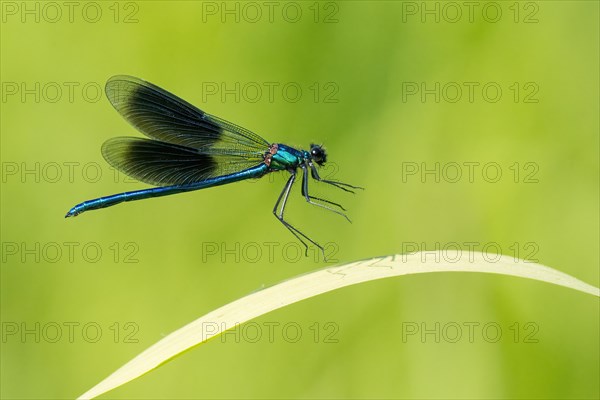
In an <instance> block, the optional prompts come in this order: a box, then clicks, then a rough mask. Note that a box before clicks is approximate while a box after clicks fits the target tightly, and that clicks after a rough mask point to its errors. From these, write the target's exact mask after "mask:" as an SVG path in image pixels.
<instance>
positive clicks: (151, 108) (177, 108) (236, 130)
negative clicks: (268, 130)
mask: <svg viewBox="0 0 600 400" xmlns="http://www.w3.org/2000/svg"><path fill="white" fill-rule="evenodd" d="M106 96H107V97H108V99H109V101H110V102H111V104H112V105H113V106H114V108H115V109H116V110H117V111H118V112H119V113H120V114H121V115H122V116H123V117H124V118H125V119H126V120H127V121H128V122H129V123H131V124H132V125H133V126H134V127H135V128H136V129H137V130H139V131H140V132H142V133H143V134H144V135H146V136H148V137H150V138H152V139H156V140H159V141H161V142H166V143H171V144H176V145H180V146H186V147H191V148H194V149H197V150H199V151H201V152H203V153H207V154H230V155H245V156H250V157H251V156H253V155H256V156H260V155H264V153H265V152H266V151H267V150H268V147H269V143H268V142H267V141H266V140H264V139H263V138H261V137H260V136H258V135H257V134H255V133H253V132H251V131H249V130H247V129H244V128H242V127H240V126H237V125H235V124H232V123H230V122H227V121H225V120H223V119H221V118H218V117H215V116H212V115H209V114H207V113H205V112H204V111H202V110H200V109H198V108H197V107H195V106H193V105H191V104H190V103H188V102H186V101H185V100H182V99H180V98H179V97H177V96H175V95H174V94H171V93H169V92H167V91H166V90H164V89H161V88H160V87H158V86H156V85H153V84H152V83H149V82H146V81H143V80H141V79H138V78H135V77H132V76H125V75H118V76H114V77H112V78H110V79H109V80H108V82H107V83H106Z"/></svg>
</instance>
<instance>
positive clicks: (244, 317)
mask: <svg viewBox="0 0 600 400" xmlns="http://www.w3.org/2000/svg"><path fill="white" fill-rule="evenodd" d="M432 253H435V252H427V259H431V258H432V255H434V254H432ZM439 253H441V252H439ZM438 256H439V257H435V258H434V259H435V260H446V259H447V260H458V261H456V262H443V261H442V262H439V261H438V262H436V261H433V262H432V261H424V258H425V257H424V254H422V253H413V254H408V255H407V254H404V255H394V256H387V257H378V258H373V259H368V260H362V261H356V262H353V263H349V264H345V265H340V266H337V267H328V268H324V269H319V270H317V271H314V272H311V273H308V274H304V275H300V276H297V277H295V278H292V279H289V280H287V281H284V282H281V283H279V284H277V285H275V286H271V287H268V288H265V289H262V290H260V291H258V292H254V293H252V294H250V295H248V296H245V297H242V298H241V299H238V300H236V301H234V302H231V303H229V304H226V305H224V306H223V307H220V308H218V309H216V310H214V311H211V312H210V313H208V314H206V315H205V316H203V317H201V318H199V319H197V320H195V321H194V322H192V323H190V324H188V325H186V326H184V327H183V328H180V329H178V330H177V331H175V332H173V333H171V334H170V335H168V336H166V337H165V338H163V339H162V340H160V341H159V342H158V343H156V344H154V345H152V346H151V347H149V348H148V349H146V350H145V351H144V352H142V353H141V354H139V355H138V356H137V357H135V358H134V359H133V360H131V361H129V362H128V363H127V364H125V365H124V366H122V367H121V368H119V369H118V370H117V371H116V372H114V373H113V374H112V375H110V376H109V377H107V378H106V379H104V380H103V381H102V382H100V383H99V384H97V385H96V386H94V387H93V388H92V389H90V390H89V391H87V392H86V393H84V394H83V395H81V397H79V398H80V399H91V398H94V397H97V396H100V395H101V394H103V393H106V392H108V391H110V390H112V389H114V388H116V387H119V386H121V385H123V384H125V383H127V382H129V381H131V380H133V379H135V378H138V377H140V376H141V375H144V374H145V373H147V372H149V371H151V370H153V369H155V368H157V367H158V366H160V365H161V364H164V363H165V362H167V361H169V360H171V359H172V358H174V357H176V356H178V355H180V354H181V353H183V352H184V351H186V350H189V349H191V348H192V347H194V346H197V345H199V344H202V343H204V342H206V341H208V340H209V339H212V338H214V337H217V336H218V335H220V334H222V333H223V332H225V331H226V330H229V329H233V328H235V327H236V326H237V325H239V324H242V323H244V322H246V321H249V320H251V319H253V318H256V317H258V316H260V315H263V314H266V313H268V312H270V311H273V310H276V309H278V308H282V307H285V306H286V305H289V304H292V303H296V302H299V301H302V300H305V299H308V298H311V297H314V296H317V295H319V294H322V293H326V292H330V291H332V290H335V289H339V288H342V287H345V286H350V285H355V284H357V283H361V282H368V281H372V280H376V279H383V278H390V277H394V276H400V275H411V274H422V273H428V272H483V273H492V274H501V275H509V276H517V277H521V278H528V279H534V280H538V281H541V282H547V283H552V284H555V285H559V286H564V287H566V288H570V289H574V290H577V291H580V292H583V293H588V294H591V295H593V296H596V297H600V289H599V288H597V287H594V286H592V285H589V284H587V283H585V282H582V281H580V280H578V279H576V278H574V277H572V276H570V275H567V274H565V273H563V272H560V271H557V270H555V269H552V268H550V267H546V266H544V265H541V264H535V263H532V262H528V261H524V260H519V259H516V258H513V257H509V256H500V258H499V259H497V260H494V261H490V258H491V256H489V255H487V257H486V255H485V254H483V253H477V252H476V253H469V257H468V259H466V260H465V259H464V258H466V257H464V255H462V254H461V253H460V251H444V254H443V256H442V254H438ZM494 257H496V256H495V255H494ZM425 260H426V259H425ZM207 327H210V329H207Z"/></svg>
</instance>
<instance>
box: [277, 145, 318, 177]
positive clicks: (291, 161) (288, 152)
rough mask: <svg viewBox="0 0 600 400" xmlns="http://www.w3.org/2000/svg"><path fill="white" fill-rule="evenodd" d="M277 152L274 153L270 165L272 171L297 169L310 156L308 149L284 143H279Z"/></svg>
mask: <svg viewBox="0 0 600 400" xmlns="http://www.w3.org/2000/svg"><path fill="white" fill-rule="evenodd" d="M276 146H277V152H276V153H275V154H273V156H272V158H271V163H270V165H269V167H270V170H272V171H282V170H286V169H296V168H298V167H299V166H300V165H301V164H303V163H304V161H305V160H307V159H308V158H309V157H310V156H309V154H308V152H306V151H300V150H296V149H294V148H292V147H289V146H286V145H284V144H280V143H277V144H276Z"/></svg>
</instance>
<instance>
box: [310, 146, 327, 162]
mask: <svg viewBox="0 0 600 400" xmlns="http://www.w3.org/2000/svg"><path fill="white" fill-rule="evenodd" d="M310 157H311V158H312V160H313V161H314V162H316V163H317V164H319V165H323V164H325V162H327V154H326V153H325V149H324V148H322V147H321V146H319V145H318V144H313V143H311V144H310Z"/></svg>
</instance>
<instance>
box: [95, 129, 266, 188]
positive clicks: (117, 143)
mask: <svg viewBox="0 0 600 400" xmlns="http://www.w3.org/2000/svg"><path fill="white" fill-rule="evenodd" d="M102 155H103V156H104V158H105V159H106V161H107V162H108V163H109V164H110V165H112V166H113V167H115V168H116V169H118V170H119V171H121V172H123V173H125V174H126V175H128V176H130V177H132V178H134V179H136V180H139V181H141V182H144V183H148V184H150V185H156V186H168V185H186V184H190V183H195V182H200V181H203V180H206V179H208V178H214V177H218V176H223V175H229V174H232V173H235V172H239V171H243V170H245V169H248V168H251V167H254V166H256V165H258V164H260V163H261V162H262V158H261V160H260V161H256V160H249V159H248V158H247V157H245V156H236V155H231V154H207V153H205V152H200V151H198V150H196V149H193V148H191V147H186V146H181V145H177V144H172V143H165V142H159V141H157V140H150V139H144V138H133V137H116V138H112V139H109V140H107V141H106V142H105V143H104V144H103V145H102Z"/></svg>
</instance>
